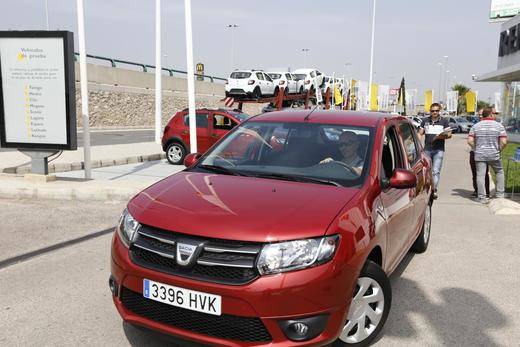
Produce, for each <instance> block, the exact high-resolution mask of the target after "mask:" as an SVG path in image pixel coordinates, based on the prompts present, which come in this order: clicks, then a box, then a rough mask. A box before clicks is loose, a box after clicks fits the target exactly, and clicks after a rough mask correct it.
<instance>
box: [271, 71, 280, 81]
mask: <svg viewBox="0 0 520 347" xmlns="http://www.w3.org/2000/svg"><path fill="white" fill-rule="evenodd" d="M268 75H269V77H271V78H272V79H273V80H277V79H279V78H280V77H282V74H279V73H268Z"/></svg>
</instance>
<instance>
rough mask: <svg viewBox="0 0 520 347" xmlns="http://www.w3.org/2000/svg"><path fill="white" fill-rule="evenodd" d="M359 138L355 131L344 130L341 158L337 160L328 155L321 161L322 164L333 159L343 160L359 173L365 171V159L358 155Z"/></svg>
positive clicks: (340, 137) (340, 141)
mask: <svg viewBox="0 0 520 347" xmlns="http://www.w3.org/2000/svg"><path fill="white" fill-rule="evenodd" d="M358 147H359V139H358V138H357V134H356V133H355V132H353V131H344V132H342V133H341V135H339V140H338V148H339V153H341V158H340V159H339V160H335V159H333V158H331V157H327V158H325V159H323V160H322V161H320V164H327V163H330V162H333V161H337V162H341V163H343V164H345V165H347V166H348V167H350V168H352V169H353V171H355V172H356V173H357V174H358V175H360V174H361V171H363V164H364V160H363V159H362V158H360V157H359V156H358Z"/></svg>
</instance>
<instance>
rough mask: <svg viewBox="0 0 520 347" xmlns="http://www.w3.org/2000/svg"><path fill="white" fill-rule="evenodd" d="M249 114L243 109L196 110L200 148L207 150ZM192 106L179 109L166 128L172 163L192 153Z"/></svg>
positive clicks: (164, 139) (164, 141)
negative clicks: (190, 113) (190, 118)
mask: <svg viewBox="0 0 520 347" xmlns="http://www.w3.org/2000/svg"><path fill="white" fill-rule="evenodd" d="M248 117H249V116H248V115H247V114H245V113H243V112H242V111H240V110H228V109H208V108H202V109H197V110H196V124H197V150H198V151H199V152H200V153H204V152H206V151H207V150H208V149H209V148H210V147H211V146H213V145H214V144H215V142H217V141H218V140H219V139H220V138H221V137H222V136H224V135H226V134H227V133H228V131H230V130H231V129H233V128H234V127H235V126H236V125H237V124H240V123H241V122H243V121H244V120H246V119H247V118H248ZM189 124H190V123H189V119H188V109H185V110H182V111H180V112H177V113H176V114H175V115H174V116H173V117H172V118H171V119H170V120H169V121H168V124H167V125H166V127H165V128H164V133H163V136H162V147H163V151H164V152H166V159H168V161H169V162H170V163H171V164H174V165H179V164H182V163H183V161H184V157H185V156H186V154H187V153H189V152H190V150H189V148H190V131H189V130H190V125H189Z"/></svg>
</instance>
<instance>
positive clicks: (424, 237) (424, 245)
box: [411, 204, 432, 253]
mask: <svg viewBox="0 0 520 347" xmlns="http://www.w3.org/2000/svg"><path fill="white" fill-rule="evenodd" d="M431 225H432V205H431V204H428V206H426V210H425V211H424V222H423V226H422V229H421V232H420V233H419V236H417V239H416V240H415V242H414V244H413V245H412V248H411V250H412V252H414V253H424V252H426V249H428V244H429V243H430V231H431Z"/></svg>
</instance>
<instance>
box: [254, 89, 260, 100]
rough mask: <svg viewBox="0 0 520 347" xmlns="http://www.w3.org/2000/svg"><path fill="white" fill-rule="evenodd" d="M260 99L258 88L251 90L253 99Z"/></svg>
mask: <svg viewBox="0 0 520 347" xmlns="http://www.w3.org/2000/svg"><path fill="white" fill-rule="evenodd" d="M261 97H262V91H261V90H260V88H259V87H256V88H255V89H254V90H253V98H255V99H260V98H261Z"/></svg>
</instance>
